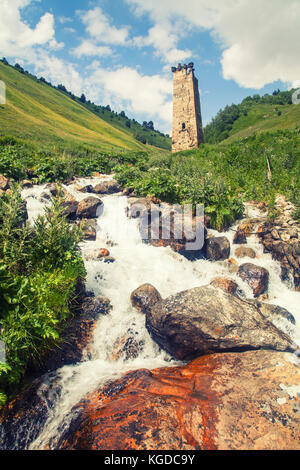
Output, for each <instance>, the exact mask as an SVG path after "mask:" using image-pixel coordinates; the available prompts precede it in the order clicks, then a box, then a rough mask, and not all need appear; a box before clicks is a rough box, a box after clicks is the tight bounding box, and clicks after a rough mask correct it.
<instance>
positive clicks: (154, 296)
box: [130, 284, 162, 313]
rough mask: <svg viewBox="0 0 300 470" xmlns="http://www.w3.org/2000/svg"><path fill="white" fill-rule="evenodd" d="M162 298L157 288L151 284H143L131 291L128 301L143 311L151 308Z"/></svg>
mask: <svg viewBox="0 0 300 470" xmlns="http://www.w3.org/2000/svg"><path fill="white" fill-rule="evenodd" d="M161 300H162V297H161V295H160V293H159V292H158V290H157V289H156V288H155V287H154V286H152V285H151V284H143V285H142V286H140V287H138V288H137V289H136V290H135V291H133V292H132V294H131V296H130V301H131V303H132V305H133V307H135V308H136V309H137V310H140V311H141V312H143V313H147V311H149V310H151V308H152V307H153V306H154V305H155V304H156V303H157V302H160V301H161Z"/></svg>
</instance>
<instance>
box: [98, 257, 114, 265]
mask: <svg viewBox="0 0 300 470" xmlns="http://www.w3.org/2000/svg"><path fill="white" fill-rule="evenodd" d="M100 260H101V261H103V263H106V264H111V263H115V261H116V259H115V258H114V257H113V256H102V258H100Z"/></svg>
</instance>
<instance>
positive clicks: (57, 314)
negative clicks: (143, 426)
mask: <svg viewBox="0 0 300 470" xmlns="http://www.w3.org/2000/svg"><path fill="white" fill-rule="evenodd" d="M81 239H82V229H81V227H77V226H75V225H74V226H72V228H70V225H69V223H68V222H67V220H66V219H65V217H64V216H63V207H62V205H61V200H60V198H57V199H53V204H52V206H51V207H49V208H48V209H47V210H46V213H45V215H44V216H42V217H39V218H38V220H37V221H36V224H35V226H34V227H32V226H29V225H28V224H25V223H24V204H23V202H22V200H21V199H20V197H19V195H18V192H17V190H14V191H13V192H12V194H10V195H5V196H3V197H1V198H0V340H1V341H3V342H4V344H5V346H6V355H7V360H6V363H5V364H0V405H1V403H2V404H3V403H4V402H5V399H6V398H5V397H6V395H7V394H9V393H10V392H11V391H12V390H14V387H16V386H18V384H19V383H20V380H21V379H22V377H23V376H24V374H25V373H26V370H27V367H28V365H29V364H31V363H35V362H38V361H40V360H42V358H43V355H44V353H45V352H46V351H47V350H49V349H50V348H52V347H53V346H54V345H55V344H57V343H58V342H59V341H60V338H61V333H62V331H63V328H64V325H65V320H66V319H67V318H68V316H69V315H70V306H71V304H72V302H73V301H74V299H75V286H76V284H77V282H78V280H79V279H83V278H84V276H85V269H84V264H83V260H82V258H81V256H80V252H79V247H78V245H79V242H80V241H81Z"/></svg>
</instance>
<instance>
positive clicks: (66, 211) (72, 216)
mask: <svg viewBox="0 0 300 470" xmlns="http://www.w3.org/2000/svg"><path fill="white" fill-rule="evenodd" d="M62 207H63V215H64V216H65V217H66V218H67V219H68V220H76V218H77V209H78V202H77V201H76V200H75V199H69V200H67V201H64V202H63V203H62Z"/></svg>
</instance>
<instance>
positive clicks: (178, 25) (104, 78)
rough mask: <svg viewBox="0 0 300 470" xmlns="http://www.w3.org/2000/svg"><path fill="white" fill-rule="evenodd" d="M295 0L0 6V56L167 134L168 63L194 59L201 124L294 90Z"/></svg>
mask: <svg viewBox="0 0 300 470" xmlns="http://www.w3.org/2000/svg"><path fill="white" fill-rule="evenodd" d="M299 24H300V2H299V0H285V2H283V1H282V0H226V1H224V0H185V1H183V0H93V1H88V2H86V1H83V0H73V1H61V0H51V1H50V0H40V1H39V0H0V56H4V57H6V58H7V59H8V60H9V61H10V62H11V63H15V62H19V63H20V64H22V65H23V66H24V67H25V68H26V69H27V70H29V71H31V72H33V73H35V74H37V75H38V76H44V77H45V78H46V79H48V80H50V81H51V82H52V83H53V84H56V85H57V84H58V83H62V84H64V85H65V86H66V87H67V88H68V89H69V90H70V91H72V92H74V93H76V94H80V93H82V92H84V93H85V94H86V96H87V98H89V99H91V100H92V101H94V102H96V103H97V104H102V105H107V104H110V105H111V106H112V108H113V109H114V110H116V111H118V112H119V111H121V110H125V111H126V113H127V114H128V115H129V116H130V117H134V118H136V119H137V120H139V121H144V120H150V119H151V120H153V121H154V124H155V127H156V128H158V129H160V130H162V131H165V132H170V130H171V119H172V73H171V70H170V68H171V66H172V65H177V63H178V62H181V63H188V62H190V61H193V62H194V63H195V68H196V76H197V77H198V79H199V87H200V90H201V105H202V114H203V121H204V124H206V123H208V122H209V121H210V120H211V118H212V117H213V116H215V115H216V113H217V112H218V111H219V109H220V108H223V107H224V106H226V105H227V104H231V103H239V102H240V101H241V100H242V99H243V98H244V97H246V96H248V95H253V94H254V93H259V94H264V93H272V92H273V90H274V89H277V88H280V89H287V88H288V87H290V86H292V85H294V86H298V85H299V84H300V82H299V80H300V65H299V63H300V61H299V44H300V27H299Z"/></svg>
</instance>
